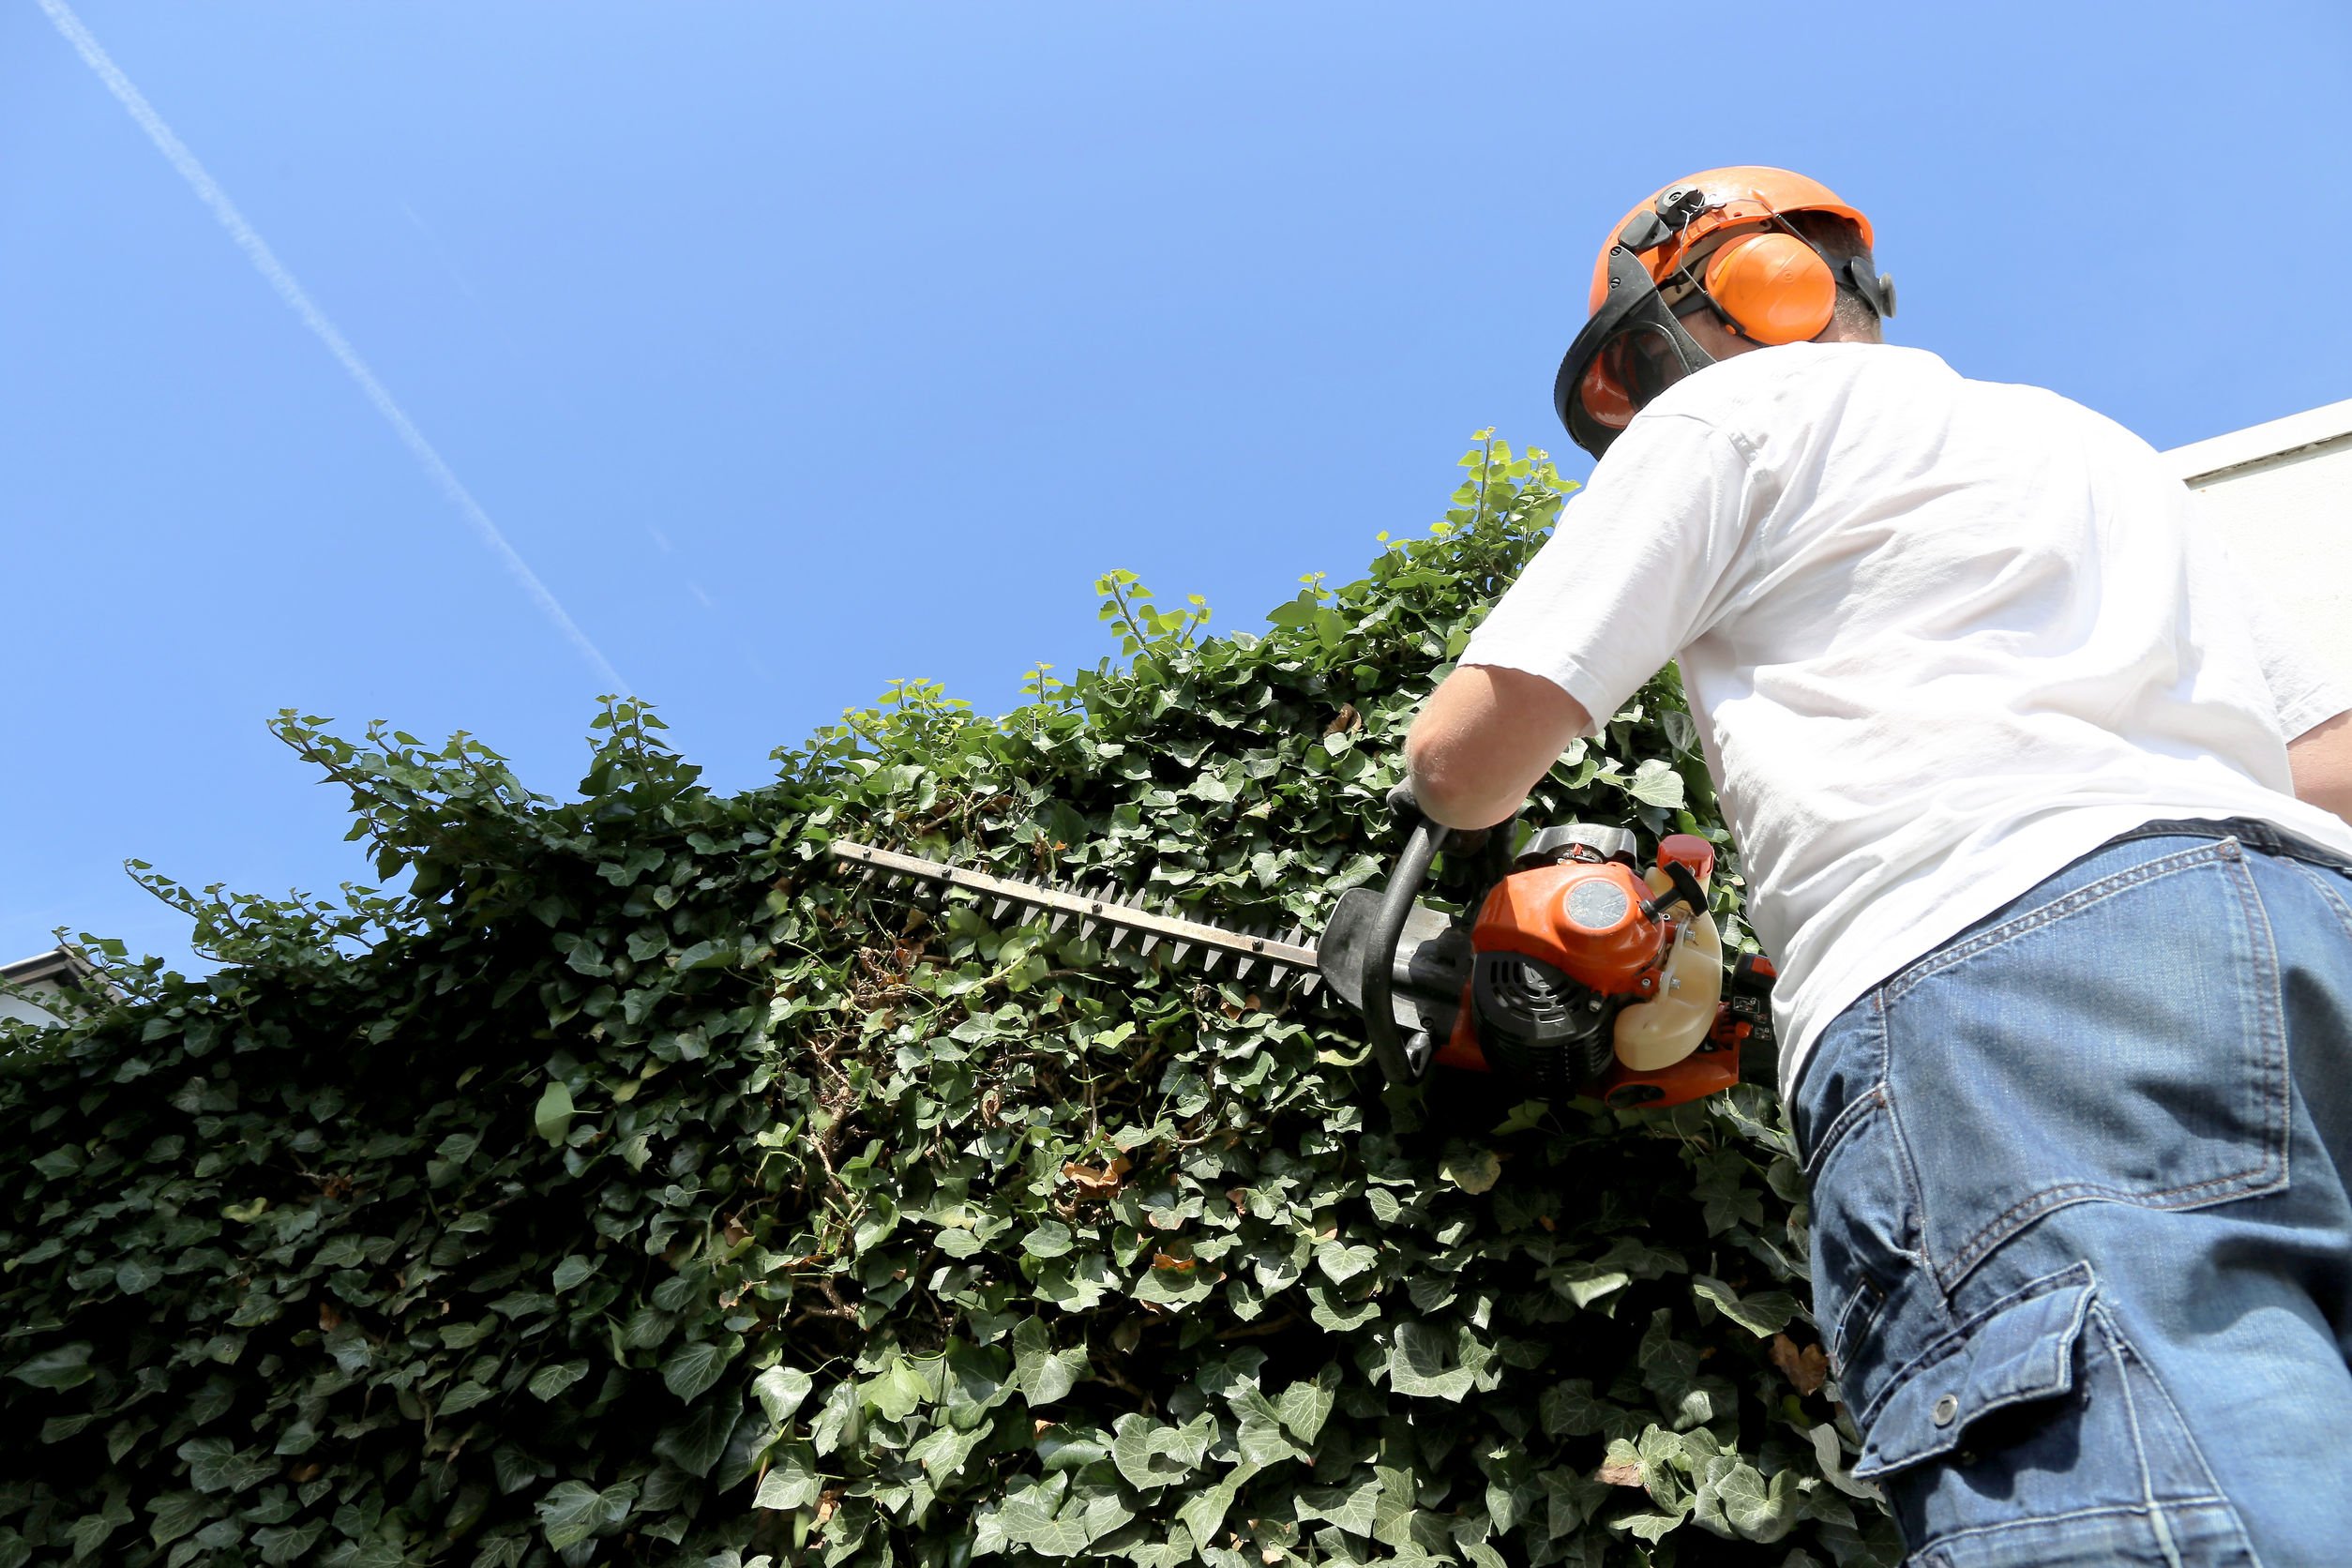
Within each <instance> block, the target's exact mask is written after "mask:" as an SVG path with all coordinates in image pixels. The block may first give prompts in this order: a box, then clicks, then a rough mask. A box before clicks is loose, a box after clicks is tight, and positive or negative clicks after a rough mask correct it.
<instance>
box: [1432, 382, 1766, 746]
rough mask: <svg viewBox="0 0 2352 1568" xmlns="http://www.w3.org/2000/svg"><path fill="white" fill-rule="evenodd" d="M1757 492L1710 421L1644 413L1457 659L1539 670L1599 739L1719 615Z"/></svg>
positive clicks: (1733, 448)
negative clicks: (1579, 707) (1577, 706)
mask: <svg viewBox="0 0 2352 1568" xmlns="http://www.w3.org/2000/svg"><path fill="white" fill-rule="evenodd" d="M1755 503H1756V484H1755V481H1754V478H1753V475H1751V473H1750V471H1749V463H1748V460H1747V458H1746V456H1745V455H1744V454H1743V453H1742V452H1741V450H1740V448H1739V447H1738V446H1737V445H1734V444H1733V443H1732V441H1731V440H1730V439H1729V438H1728V437H1726V435H1724V434H1723V432H1722V431H1720V430H1717V429H1716V428H1715V427H1714V426H1712V425H1711V424H1709V423H1707V422H1706V421H1704V420H1701V419H1697V418H1694V417H1691V416H1688V415H1673V414H1661V413H1654V412H1653V413H1651V414H1650V415H1646V416H1644V417H1642V418H1638V419H1636V420H1635V421H1634V422H1633V424H1632V425H1631V426H1629V427H1628V428H1627V429H1626V431H1625V433H1624V434H1623V435H1621V436H1620V437H1619V438H1618V439H1617V441H1616V442H1615V443H1614V444H1613V445H1611V446H1610V447H1609V450H1608V454H1607V456H1606V457H1604V458H1603V459H1602V460H1601V462H1600V464H1599V465H1598V466H1597V467H1595V468H1594V469H1593V471H1592V477H1591V481H1590V482H1589V483H1588V484H1587V485H1586V487H1585V489H1584V490H1583V492H1582V493H1581V494H1578V495H1576V496H1575V497H1573V498H1572V499H1571V500H1570V501H1569V503H1568V505H1566V506H1564V507H1563V508H1561V511H1560V521H1559V523H1558V524H1557V525H1556V526H1555V527H1554V528H1553V530H1552V536H1551V537H1550V538H1549V539H1548V540H1546V541H1545V544H1544V548H1543V549H1541V550H1538V551H1536V554H1535V559H1534V560H1532V561H1530V562H1529V563H1528V567H1527V570H1526V571H1524V572H1522V573H1520V574H1519V579H1518V580H1517V581H1516V582H1515V583H1513V584H1512V585H1511V587H1510V589H1509V591H1508V592H1506V593H1505V594H1504V595H1503V596H1502V598H1501V599H1500V601H1499V602H1498V603H1497V604H1496V606H1495V608H1494V611H1493V613H1491V614H1489V615H1488V616H1487V617H1486V619H1485V621H1484V622H1483V623H1481V624H1480V626H1479V627H1478V629H1477V631H1475V632H1474V633H1472V634H1471V636H1470V645H1469V646H1468V647H1466V648H1465V649H1464V650H1463V651H1462V657H1461V662H1462V663H1464V664H1477V665H1490V666H1499V667H1500V668H1503V669H1507V670H1522V671H1527V672H1528V673H1530V674H1534V675H1541V676H1543V677H1544V678H1545V679H1546V680H1548V681H1550V682H1551V683H1552V684H1553V685H1554V686H1559V687H1560V689H1561V690H1562V691H1565V692H1566V693H1567V694H1568V695H1569V696H1571V697H1573V698H1575V699H1576V701H1578V702H1580V703H1582V704H1583V705H1584V709H1585V712H1587V713H1588V714H1590V715H1591V716H1592V723H1593V726H1594V730H1593V731H1587V732H1588V733H1592V732H1595V731H1597V730H1598V728H1599V727H1600V726H1601V725H1605V724H1606V723H1607V722H1608V721H1609V717H1610V716H1611V715H1613V714H1615V713H1616V712H1617V711H1618V710H1619V709H1620V708H1621V707H1623V706H1624V704H1625V702H1626V701H1628V700H1629V699H1630V698H1631V697H1632V696H1633V694H1634V693H1635V692H1636V691H1637V690H1639V689H1640V687H1641V684H1642V683H1643V682H1644V681H1646V680H1648V679H1649V678H1650V677H1651V675H1653V674H1655V673H1657V671H1658V670H1659V669H1660V668H1661V667H1662V666H1664V665H1665V664H1666V662H1667V661H1668V660H1670V659H1672V658H1673V657H1674V656H1675V655H1676V654H1677V653H1679V652H1680V651H1681V649H1682V648H1683V647H1684V646H1685V645H1686V644H1688V643H1689V642H1691V641H1693V640H1694V639H1696V638H1697V637H1698V636H1699V635H1700V634H1701V633H1703V632H1705V631H1706V630H1707V629H1708V627H1709V626H1712V625H1713V624H1714V621H1715V620H1716V618H1717V617H1718V616H1719V615H1720V614H1721V613H1722V612H1723V610H1724V608H1725V607H1726V603H1727V602H1728V601H1729V599H1730V598H1731V596H1732V595H1733V593H1734V592H1735V591H1736V588H1737V585H1738V582H1739V580H1740V579H1741V577H1742V576H1743V575H1745V574H1743V573H1741V572H1737V571H1735V570H1734V563H1735V562H1736V561H1737V559H1738V558H1739V555H1740V552H1741V545H1742V542H1743V541H1744V539H1745V538H1746V536H1747V534H1748V531H1749V528H1750V526H1751V524H1752V523H1753V521H1754V518H1753V516H1752V513H1753V512H1754V511H1755V510H1756V505H1755Z"/></svg>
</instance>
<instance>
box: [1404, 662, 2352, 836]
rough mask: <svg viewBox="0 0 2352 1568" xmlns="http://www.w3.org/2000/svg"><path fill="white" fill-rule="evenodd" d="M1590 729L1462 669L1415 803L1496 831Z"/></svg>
mask: <svg viewBox="0 0 2352 1568" xmlns="http://www.w3.org/2000/svg"><path fill="white" fill-rule="evenodd" d="M1591 727H1592V718H1591V715H1589V714H1587V713H1586V712H1585V709H1584V704H1583V703H1582V702H1579V701H1576V699H1575V698H1573V697H1571V696H1569V695H1568V694H1567V693H1566V692H1564V691H1562V690H1560V687H1558V686H1554V685H1553V684H1552V683H1551V682H1549V681H1547V680H1545V678H1544V677H1543V676H1541V675H1531V674H1530V673H1528V672H1527V671H1524V670H1510V669H1505V668H1503V667H1502V666H1500V665H1484V664H1465V665H1459V666H1457V667H1456V668H1455V671H1454V673H1452V674H1451V675H1448V676H1447V677H1446V678H1445V679H1444V680H1443V681H1441V682H1440V683H1439V685H1438V689H1437V690H1435V691H1433V692H1431V693H1430V694H1429V701H1426V702H1425V703H1423V704H1422V708H1421V715H1420V716H1419V717H1417V718H1415V719H1414V720H1413V727H1412V732H1411V733H1410V734H1409V735H1407V736H1406V737H1405V760H1406V762H1407V764H1408V765H1409V766H1410V768H1411V770H1412V785H1413V798H1414V799H1415V800H1417V801H1418V802H1420V804H1421V809H1422V810H1423V811H1425V812H1426V813H1427V814H1428V815H1429V816H1431V817H1433V818H1435V819H1437V820H1438V821H1439V822H1443V823H1444V824H1445V825H1446V826H1448V827H1460V828H1479V827H1492V826H1493V825H1494V824H1495V823H1497V822H1501V821H1502V820H1503V819H1504V818H1506V817H1508V816H1510V815H1511V813H1513V812H1514V811H1516V810H1517V809H1518V808H1519V807H1520V806H1521V805H1522V804H1523V803H1524V802H1525V801H1526V800H1527V792H1528V791H1530V790H1531V789H1533V788H1534V787H1535V781H1536V780H1537V779H1539V778H1541V777H1543V776H1544V774H1545V770H1546V769H1548V768H1549V767H1550V766H1551V765H1552V763H1553V762H1554V761H1558V759H1559V757H1560V753H1561V752H1562V751H1564V750H1566V749H1567V746H1568V743H1569V742H1570V741H1572V740H1575V739H1576V737H1577V736H1578V735H1581V734H1583V733H1584V732H1585V731H1587V730H1589V729H1591ZM2314 732H2315V731H2314Z"/></svg>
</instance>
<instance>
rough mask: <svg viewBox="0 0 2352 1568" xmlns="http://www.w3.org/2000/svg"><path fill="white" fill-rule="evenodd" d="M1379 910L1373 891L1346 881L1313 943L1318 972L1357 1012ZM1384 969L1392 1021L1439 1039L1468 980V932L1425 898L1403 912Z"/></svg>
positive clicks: (1447, 1028) (1451, 1029) (1360, 1007)
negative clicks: (1389, 980) (1390, 984)
mask: <svg viewBox="0 0 2352 1568" xmlns="http://www.w3.org/2000/svg"><path fill="white" fill-rule="evenodd" d="M1379 915H1380V894H1379V893H1378V892H1377V891H1375V890H1374V889H1371V888H1368V887H1351V888H1349V890H1348V891H1347V892H1345V893H1343V894H1341V895H1340V896H1339V902H1338V904H1337V905H1335V906H1334V908H1333V910H1332V912H1331V919H1330V920H1329V921H1327V922H1326V923H1325V924H1324V926H1323V934H1322V936H1321V937H1320V938H1319V939H1318V940H1317V942H1316V944H1315V951H1316V957H1317V967H1319V969H1321V970H1322V972H1323V978H1324V979H1325V980H1326V981H1327V982H1328V983H1329V984H1330V986H1331V988H1332V989H1333V990H1334V991H1336V992H1338V993H1339V999H1340V1000H1341V1001H1342V1002H1345V1003H1347V1004H1348V1005H1349V1006H1350V1007H1353V1008H1355V1009H1356V1010H1357V1011H1358V1012H1362V1011H1363V1010H1364V967H1365V966H1366V965H1367V964H1369V963H1371V962H1372V961H1373V955H1372V953H1371V952H1370V947H1371V944H1372V942H1373V935H1372V933H1373V927H1375V926H1376V925H1377V924H1378V917H1379ZM1382 957H1386V955H1382ZM1390 973H1391V974H1392V975H1394V976H1395V991H1394V992H1393V993H1391V997H1390V1003H1389V1012H1390V1013H1391V1014H1392V1015H1393V1016H1394V1017H1395V1019H1396V1024H1397V1027H1398V1028H1400V1029H1419V1030H1426V1031H1427V1032H1428V1033H1429V1037H1430V1038H1431V1039H1433V1040H1436V1041H1438V1042H1439V1043H1440V1044H1442V1043H1443V1042H1444V1041H1445V1039H1446V1037H1447V1036H1448V1035H1450V1034H1452V1033H1454V1018H1455V1014H1456V1013H1458V1012H1459V1011H1460V1009H1461V1000H1462V988H1463V987H1465V986H1467V985H1469V984H1470V934H1469V933H1468V932H1466V931H1463V930H1461V929H1459V928H1457V927H1455V926H1454V924H1453V923H1452V922H1451V921H1450V920H1449V918H1448V917H1447V916H1445V915H1444V914H1441V913H1440V912H1438V911H1436V910H1433V909H1431V908H1429V907H1428V906H1427V905H1426V904H1415V905H1414V906H1413V908H1412V912H1411V913H1410V914H1409V915H1407V916H1406V917H1405V932H1404V935H1403V937H1402V938H1401V939H1400V940H1399V941H1398V942H1397V944H1396V954H1395V962H1394V963H1393V965H1392V967H1391V969H1390Z"/></svg>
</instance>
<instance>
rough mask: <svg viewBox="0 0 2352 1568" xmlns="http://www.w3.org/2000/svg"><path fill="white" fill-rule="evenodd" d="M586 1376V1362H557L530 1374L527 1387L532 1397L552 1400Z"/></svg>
mask: <svg viewBox="0 0 2352 1568" xmlns="http://www.w3.org/2000/svg"><path fill="white" fill-rule="evenodd" d="M586 1376H588V1364H587V1363H586V1362H584V1361H566V1362H559V1363H556V1364H553V1365H550V1366H542V1367H540V1368H539V1369H538V1370H537V1371H536V1372H534V1373H532V1374H531V1382H530V1384H529V1387H530V1389H531V1393H532V1395H533V1397H535V1398H538V1399H552V1398H554V1397H555V1396H556V1395H559V1394H561V1393H563V1392H564V1391H565V1389H567V1388H569V1387H571V1386H572V1385H573V1384H574V1383H576V1382H578V1381H580V1379H582V1378H585V1377H586Z"/></svg>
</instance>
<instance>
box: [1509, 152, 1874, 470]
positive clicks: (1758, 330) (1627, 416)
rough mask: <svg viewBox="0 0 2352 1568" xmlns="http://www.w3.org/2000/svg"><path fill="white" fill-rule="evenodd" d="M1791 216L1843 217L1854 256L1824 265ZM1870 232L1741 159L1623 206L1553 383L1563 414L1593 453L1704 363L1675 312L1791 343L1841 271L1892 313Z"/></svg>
mask: <svg viewBox="0 0 2352 1568" xmlns="http://www.w3.org/2000/svg"><path fill="white" fill-rule="evenodd" d="M1796 212H1826V213H1829V214H1832V216H1834V217H1837V218H1841V219H1845V220H1846V221H1847V222H1848V223H1851V224H1852V225H1853V226H1854V228H1855V229H1856V231H1857V232H1858V233H1859V234H1861V236H1862V245H1863V247H1864V249H1865V253H1864V254H1862V255H1860V256H1856V257H1854V258H1852V259H1851V260H1849V261H1847V263H1845V264H1843V265H1842V266H1832V264H1831V263H1830V261H1829V259H1828V258H1827V257H1825V256H1823V255H1822V254H1821V253H1820V251H1818V250H1817V249H1815V248H1814V246H1813V244H1812V242H1811V241H1810V240H1807V239H1806V238H1805V237H1804V236H1803V235H1802V234H1799V233H1798V232H1797V231H1796V229H1795V228H1794V227H1792V226H1791V225H1790V224H1789V223H1788V221H1787V215H1788V214H1790V213H1796ZM1726 236H1727V237H1726ZM1872 238H1873V236H1872V234H1871V228H1870V219H1867V218H1865V217H1863V216H1862V213H1861V212H1860V211H1858V210H1857V209H1855V208H1853V207H1850V206H1848V205H1847V204H1846V203H1844V202H1843V201H1841V200H1839V199H1838V196H1837V194H1836V192H1834V191H1832V190H1831V189H1830V188H1829V187H1827V186H1825V185H1822V184H1821V183H1820V182H1819V181H1817V180H1810V179H1807V178H1805V176H1804V175H1802V174H1797V173H1790V172H1789V171H1787V170H1786V169H1769V168H1763V167H1758V166H1744V165H1743V166H1741V167H1736V168H1727V169H1710V170H1707V171H1705V172H1704V173H1697V174H1692V175H1689V176H1688V177H1686V178H1683V179H1680V180H1677V181H1675V182H1674V183H1673V184H1672V185H1669V186H1667V187H1666V188H1664V189H1662V190H1660V191H1658V192H1657V193H1656V194H1655V195H1653V196H1651V198H1650V199H1649V200H1648V201H1646V202H1643V203H1641V204H1639V205H1637V206H1636V207H1635V208H1634V209H1633V210H1632V211H1631V212H1629V213H1627V214H1626V215H1625V217H1624V218H1623V219H1621V221H1620V222H1619V223H1618V224H1617V226H1616V227H1615V228H1613V229H1612V230H1610V231H1609V237H1608V240H1607V241H1606V243H1605V244H1603V246H1602V247H1601V254H1600V256H1599V258H1598V259H1597V260H1596V261H1595V262H1594V263H1593V266H1592V293H1591V311H1592V316H1591V320H1590V321H1588V322H1587V323H1586V324H1585V328H1584V330H1583V331H1582V332H1580V333H1578V334H1577V335H1576V342H1575V343H1573V344H1571V345H1570V346H1569V350H1568V354H1567V356H1566V357H1565V358H1563V359H1562V360H1561V361H1560V375H1559V377H1558V379H1557V380H1555V381H1554V383H1553V384H1552V402H1553V406H1554V407H1555V408H1556V409H1557V410H1558V411H1559V414H1560V422H1561V423H1562V424H1564V425H1566V426H1567V427H1568V433H1569V434H1570V436H1572V437H1573V438H1574V439H1575V440H1576V444H1577V445H1579V446H1582V447H1583V448H1585V450H1587V451H1589V452H1591V454H1592V455H1593V456H1594V457H1596V458H1597V457H1599V456H1600V455H1601V454H1602V453H1603V452H1604V451H1606V449H1607V447H1608V445H1609V443H1610V442H1612V441H1614V440H1615V439H1616V438H1617V433H1618V432H1619V431H1620V430H1623V429H1624V428H1625V427H1626V425H1627V424H1629V423H1630V422H1631V421H1632V419H1633V416H1634V415H1635V414H1636V413H1637V412H1639V411H1640V409H1641V408H1642V406H1643V405H1644V404H1646V403H1647V402H1649V400H1651V398H1654V397H1656V396H1657V395H1658V393H1660V392H1661V391H1664V390H1665V389H1666V387H1667V386H1670V385H1672V384H1674V383H1675V382H1677V381H1680V380H1681V379H1682V377H1684V376H1686V375H1688V374H1690V373H1691V372H1692V371H1693V370H1696V369H1701V368H1703V367H1705V366H1707V365H1711V364H1712V363H1714V359H1713V356H1712V355H1711V354H1708V353H1707V351H1706V350H1704V349H1702V348H1700V347H1699V346H1698V344H1697V343H1696V341H1695V340H1694V339H1692V338H1691V336H1690V334H1689V333H1687V332H1685V331H1684V330H1683V329H1682V326H1681V323H1680V322H1679V321H1678V320H1677V319H1676V318H1677V316H1678V315H1679V314H1680V313H1681V311H1682V310H1685V309H1690V308H1692V307H1693V306H1704V307H1705V308H1706V309H1709V310H1711V311H1712V312H1713V314H1714V315H1715V317H1716V319H1717V320H1718V321H1720V322H1721V323H1722V324H1723V325H1724V327H1725V329H1726V331H1729V332H1731V333H1733V334H1735V335H1737V336H1740V337H1745V338H1752V339H1755V340H1756V341H1757V342H1759V343H1796V342H1802V341H1804V340H1805V339H1810V338H1813V337H1816V336H1817V335H1818V334H1819V333H1820V332H1821V330H1822V329H1823V328H1825V327H1827V326H1828V325H1829V324H1830V318H1831V316H1832V314H1833V313H1834V312H1835V309H1836V307H1837V288H1838V283H1839V282H1840V281H1841V275H1843V280H1845V281H1847V282H1848V283H1850V284H1851V286H1852V287H1853V289H1854V291H1855V292H1856V293H1857V294H1860V295H1862V298H1863V299H1865V300H1867V301H1869V303H1870V305H1871V307H1872V308H1873V309H1876V310H1877V312H1878V313H1879V314H1880V315H1884V316H1891V315H1892V314H1894V288H1893V285H1892V283H1891V282H1890V281H1888V280H1887V279H1882V278H1880V277H1879V276H1878V275H1877V270H1876V269H1875V268H1874V267H1873V266H1872V264H1871V261H1870V258H1869V256H1868V254H1867V248H1868V247H1869V246H1870V244H1871V243H1872ZM1669 290H1671V291H1672V293H1671V296H1670V297H1669V295H1668V293H1667V291H1669Z"/></svg>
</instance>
